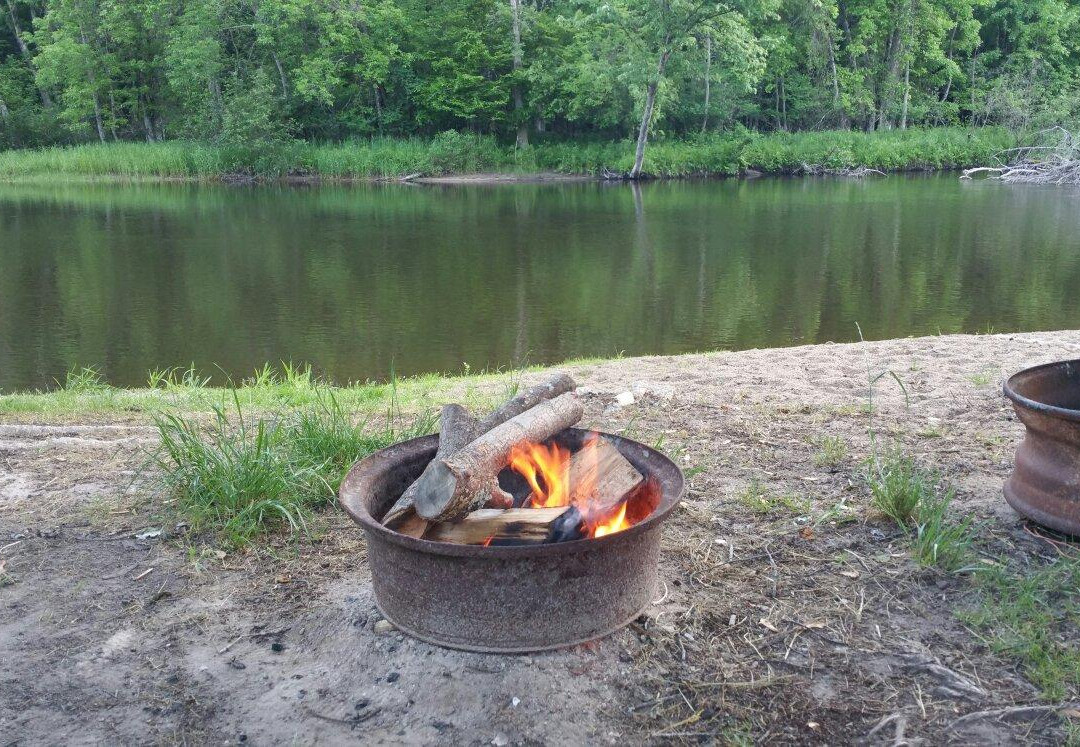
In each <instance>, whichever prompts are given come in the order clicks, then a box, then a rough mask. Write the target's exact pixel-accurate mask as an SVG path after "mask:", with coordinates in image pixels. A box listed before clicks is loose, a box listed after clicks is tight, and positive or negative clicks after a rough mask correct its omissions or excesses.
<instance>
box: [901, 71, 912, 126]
mask: <svg viewBox="0 0 1080 747" xmlns="http://www.w3.org/2000/svg"><path fill="white" fill-rule="evenodd" d="M910 101H911V63H910V62H909V63H907V65H905V66H904V106H903V108H902V109H901V111H900V129H901V130H906V129H907V114H908V103H909V102H910Z"/></svg>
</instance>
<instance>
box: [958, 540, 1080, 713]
mask: <svg viewBox="0 0 1080 747" xmlns="http://www.w3.org/2000/svg"><path fill="white" fill-rule="evenodd" d="M976 578H977V579H978V597H977V606H975V608H974V609H971V610H968V611H965V612H962V613H961V614H960V618H961V619H962V620H963V621H964V622H966V623H968V624H969V625H971V626H972V627H973V628H975V629H976V630H978V631H980V632H981V633H982V634H984V635H985V640H986V641H987V643H988V644H989V645H990V647H991V648H992V649H993V650H994V651H995V652H997V653H999V654H1004V655H1007V656H1009V657H1012V658H1015V659H1018V660H1019V661H1020V663H1021V666H1022V667H1023V671H1024V674H1025V675H1026V676H1027V677H1028V679H1030V680H1031V682H1032V683H1034V684H1035V685H1036V686H1037V687H1038V688H1039V690H1040V691H1041V695H1042V697H1043V698H1044V699H1045V700H1047V701H1050V702H1060V701H1063V700H1066V699H1074V698H1076V697H1077V696H1078V695H1080V647H1078V646H1077V645H1076V641H1077V638H1078V636H1080V629H1078V627H1077V621H1078V620H1080V560H1078V559H1077V558H1075V557H1062V558H1058V559H1057V560H1056V561H1054V562H1053V563H1050V564H1049V565H1044V566H1041V567H1035V568H1016V567H1011V566H1009V565H1008V564H1005V563H1002V564H995V565H991V566H988V567H986V568H985V569H980V570H979V572H978V573H977V574H976Z"/></svg>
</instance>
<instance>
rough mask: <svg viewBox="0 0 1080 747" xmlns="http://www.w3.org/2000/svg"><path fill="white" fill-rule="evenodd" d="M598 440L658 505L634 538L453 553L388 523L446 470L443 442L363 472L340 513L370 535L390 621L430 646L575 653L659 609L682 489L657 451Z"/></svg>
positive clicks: (622, 532)
mask: <svg viewBox="0 0 1080 747" xmlns="http://www.w3.org/2000/svg"><path fill="white" fill-rule="evenodd" d="M569 396H572V395H569ZM445 415H446V410H444V425H445V423H446V417H445ZM596 435H597V434H594V433H592V432H589V431H585V430H581V429H578V428H566V429H564V430H561V431H560V432H559V433H557V434H556V435H555V436H553V437H551V438H549V439H545V441H544V444H545V445H549V446H553V447H554V446H558V447H561V448H562V449H565V450H566V451H567V452H568V453H577V452H580V451H581V450H582V449H583V447H584V446H585V444H586V441H587V439H589V438H595V437H596ZM598 435H599V437H601V438H603V439H604V440H606V441H607V443H609V444H610V445H612V446H614V448H615V449H617V450H618V453H619V454H621V455H622V457H625V459H626V461H627V462H629V463H630V464H631V465H633V467H634V468H635V469H636V470H637V472H639V473H640V475H641V477H643V478H644V479H645V481H646V483H647V484H648V486H649V488H650V490H652V491H653V493H654V497H655V500H654V501H653V503H652V504H651V505H650V507H649V508H650V509H651V512H649V513H648V515H647V516H644V517H640V520H639V521H637V522H636V523H633V525H631V526H628V527H627V528H620V529H618V530H615V531H613V532H612V533H607V534H605V533H603V531H602V530H599V529H598V528H593V529H592V530H590V532H589V533H588V534H587V535H585V536H581V537H580V538H579V539H571V540H569V541H557V542H555V541H550V540H549V541H542V542H539V543H530V544H518V545H496V544H495V543H491V542H488V544H487V545H485V544H452V543H450V542H443V541H433V540H431V539H424V538H422V537H423V536H424V534H426V535H427V536H431V530H430V529H429V530H426V531H425V533H424V534H422V535H421V536H420V537H417V536H409V534H407V533H403V532H402V531H396V530H395V529H392V528H390V527H389V526H386V525H385V524H384V515H385V514H387V512H388V511H390V510H391V509H392V508H393V507H395V505H396V504H397V503H398V502H399V498H400V497H401V496H402V494H403V493H404V492H405V490H406V488H408V487H409V486H411V485H413V483H414V482H415V481H416V480H417V478H419V477H420V475H421V473H422V472H424V470H425V467H426V466H427V465H428V463H429V462H432V461H433V459H435V458H436V449H437V448H439V439H438V437H437V436H427V437H424V438H418V439H414V440H411V441H405V442H403V443H400V444H396V445H394V446H391V447H389V448H386V449H383V450H382V451H379V452H376V453H374V454H372V455H371V456H369V457H367V458H366V459H364V460H362V461H360V462H358V463H357V464H356V465H354V466H353V468H352V470H351V471H350V472H349V474H348V475H347V476H346V478H345V480H344V482H343V483H342V485H341V490H340V501H341V505H342V506H343V507H344V508H345V510H346V511H347V512H348V513H349V514H350V515H351V516H352V517H353V519H355V520H356V521H357V523H359V524H360V526H361V527H362V528H363V530H364V532H365V534H366V535H367V544H368V561H369V564H370V567H371V575H372V585H373V586H374V590H375V600H376V603H377V604H378V607H379V610H380V611H381V612H382V613H383V615H385V616H386V618H387V619H388V620H390V621H391V622H392V623H393V624H394V625H396V626H397V627H398V628H399V629H401V630H402V631H404V632H406V633H408V634H410V635H413V636H415V637H417V638H420V639H422V640H425V641H428V642H430V643H435V644H438V645H442V646H448V647H450V648H458V649H465V650H469V651H487V652H527V651H540V650H545V649H551V648H558V647H562V646H568V645H572V644H575V643H581V642H584V641H588V640H591V639H594V638H598V637H601V636H604V635H607V634H608V633H611V632H612V631H614V630H617V629H618V628H620V627H622V626H624V625H626V624H627V623H629V622H630V621H631V620H633V619H634V618H635V617H636V616H637V615H638V614H640V613H641V611H642V610H643V609H644V608H645V607H646V606H647V605H648V604H649V602H650V601H651V600H653V599H655V598H656V591H657V562H658V559H659V554H660V525H661V523H662V522H663V520H664V518H665V517H666V516H667V515H668V514H669V513H670V512H671V510H672V509H673V508H675V506H676V504H677V503H678V502H679V499H680V497H681V496H682V489H683V477H682V473H681V472H680V470H679V468H678V467H677V466H675V464H674V463H672V462H671V460H669V459H668V458H667V457H665V456H664V455H663V454H661V453H659V452H658V451H656V450H654V449H651V448H649V447H647V446H645V445H643V444H640V443H637V442H635V441H631V440H629V439H625V438H620V437H619V436H614V435H610V434H598ZM542 487H543V486H542ZM534 500H535V498H534ZM512 510H518V511H524V510H533V511H537V510H539V511H540V512H542V511H546V510H549V509H543V508H540V509H512ZM630 510H633V509H630ZM622 511H623V512H624V513H625V512H626V511H627V509H626V505H625V504H623V507H622ZM586 525H587V523H586V524H583V526H586ZM545 531H546V530H545Z"/></svg>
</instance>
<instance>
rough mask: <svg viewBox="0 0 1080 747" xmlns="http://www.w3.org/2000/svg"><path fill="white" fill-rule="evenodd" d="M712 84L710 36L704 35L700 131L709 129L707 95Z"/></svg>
mask: <svg viewBox="0 0 1080 747" xmlns="http://www.w3.org/2000/svg"><path fill="white" fill-rule="evenodd" d="M711 84H712V34H706V35H705V113H704V114H703V115H702V117H701V131H702V132H705V130H706V129H707V128H708V127H709V93H710V89H711V87H712V86H711Z"/></svg>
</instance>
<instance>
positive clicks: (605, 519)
mask: <svg viewBox="0 0 1080 747" xmlns="http://www.w3.org/2000/svg"><path fill="white" fill-rule="evenodd" d="M599 441H600V436H599V434H596V433H593V434H590V435H589V437H588V438H586V439H585V443H584V444H583V445H582V447H581V451H580V452H579V453H578V455H576V460H575V470H574V474H573V475H571V474H570V452H569V451H568V450H566V449H564V448H562V447H561V446H559V445H558V444H552V445H550V446H548V445H545V444H538V443H532V442H526V443H523V444H520V445H518V446H515V447H514V448H513V449H512V450H511V452H510V467H511V469H513V470H514V471H515V472H517V473H518V474H520V475H521V476H522V477H524V478H525V480H526V481H527V482H528V483H529V487H531V488H532V494H531V495H530V496H529V500H528V505H529V506H531V507H532V508H557V507H559V506H570V505H571V503H572V504H573V505H574V506H576V507H577V509H578V511H580V512H581V515H582V517H583V519H584V522H585V536H587V537H603V536H605V535H608V534H614V533H615V532H621V531H622V530H623V529H627V528H629V527H630V526H632V525H633V522H631V521H629V520H628V519H627V515H626V514H627V512H626V501H623V502H622V503H620V504H619V505H618V507H616V508H614V509H610V510H608V509H607V508H606V507H601V506H597V505H595V502H594V498H595V489H596V478H597V471H598V468H599V465H598V450H597V448H596V447H597V444H598V443H599ZM571 481H573V484H571Z"/></svg>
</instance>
